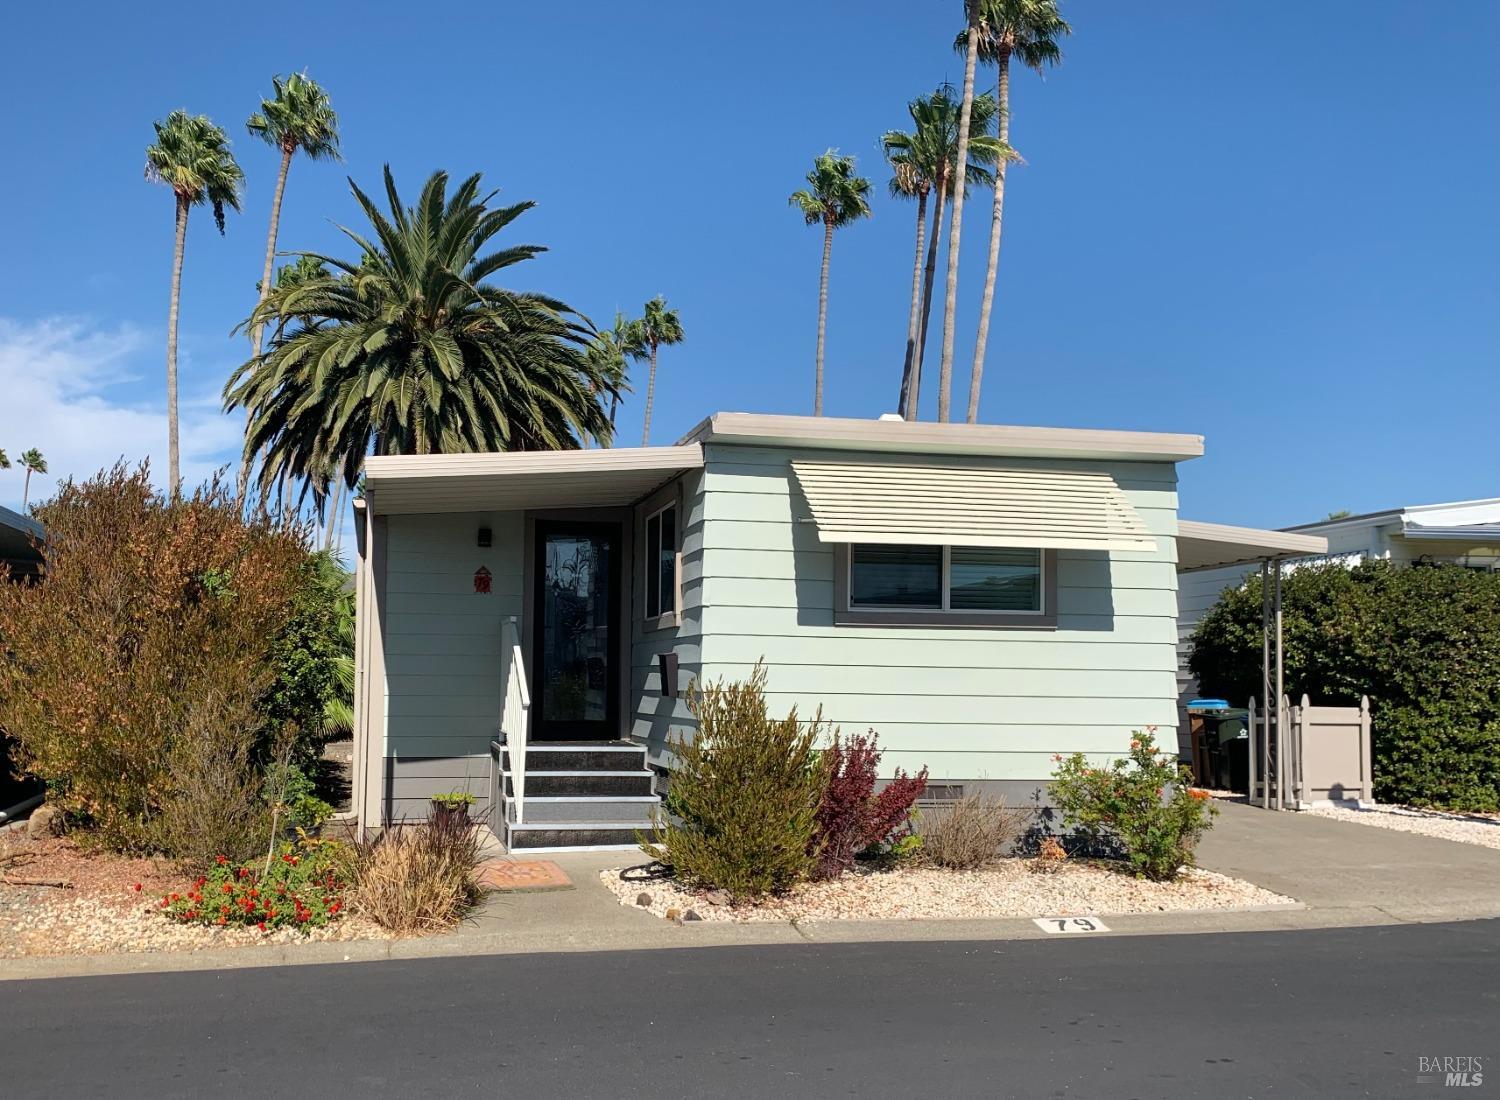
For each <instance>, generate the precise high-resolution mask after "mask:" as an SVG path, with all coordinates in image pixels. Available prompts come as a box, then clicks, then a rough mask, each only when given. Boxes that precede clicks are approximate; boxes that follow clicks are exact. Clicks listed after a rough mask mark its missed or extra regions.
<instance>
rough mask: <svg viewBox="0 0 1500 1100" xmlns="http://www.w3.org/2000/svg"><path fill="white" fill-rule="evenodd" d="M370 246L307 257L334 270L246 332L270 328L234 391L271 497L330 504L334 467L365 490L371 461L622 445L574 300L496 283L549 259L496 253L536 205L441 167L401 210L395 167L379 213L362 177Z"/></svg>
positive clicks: (361, 238)
mask: <svg viewBox="0 0 1500 1100" xmlns="http://www.w3.org/2000/svg"><path fill="white" fill-rule="evenodd" d="M350 189H351V190H352V191H353V193H354V196H355V198H356V200H357V201H358V202H359V205H360V207H361V208H362V210H363V211H364V214H365V216H366V217H367V218H368V219H369V221H370V225H371V229H372V231H371V233H370V235H369V236H368V237H367V236H365V235H362V234H360V233H356V232H354V231H353V230H350V229H345V230H344V233H345V234H346V235H347V236H348V237H349V239H350V240H351V241H353V242H354V244H355V245H356V246H357V247H358V249H359V257H358V258H357V259H354V260H341V259H337V258H335V257H332V256H324V255H318V254H313V253H304V254H303V255H308V256H311V257H312V258H313V259H316V260H319V261H321V262H322V263H324V264H326V265H327V266H328V267H329V268H330V269H331V272H330V273H329V274H326V275H323V276H321V277H312V278H309V279H308V280H307V281H305V282H294V283H293V284H292V285H291V286H289V287H279V286H278V287H277V288H275V289H273V290H272V292H271V293H270V294H269V295H267V297H266V300H265V301H264V302H261V303H260V304H259V305H257V306H256V308H255V311H254V312H253V313H252V314H251V315H250V317H249V318H247V319H246V320H245V321H244V322H243V323H242V324H241V326H240V327H241V328H249V327H251V326H254V325H264V326H266V329H267V333H268V338H269V342H268V345H267V348H266V350H265V352H264V353H263V354H262V355H261V356H259V357H256V358H251V359H250V360H249V361H247V362H246V363H244V364H243V365H242V366H240V367H239V368H238V369H237V370H236V371H235V373H234V375H233V376H232V377H231V378H230V380H229V383H228V385H227V386H226V387H225V395H224V396H225V404H226V408H228V409H234V408H239V407H243V408H245V409H247V410H248V412H249V415H250V426H249V429H248V431H247V434H246V437H245V452H246V454H250V455H253V454H255V453H257V452H258V451H260V450H262V448H264V450H265V461H264V462H263V463H262V465H261V470H260V476H259V484H260V487H261V490H262V492H267V491H268V490H269V489H270V488H271V487H272V486H274V485H276V484H277V483H278V482H280V481H282V480H283V479H285V478H300V479H304V480H305V481H308V482H310V483H311V484H310V485H304V488H303V490H302V491H303V494H305V493H306V492H307V491H308V489H309V488H310V489H311V490H312V492H313V495H314V497H315V498H316V499H317V500H318V501H319V502H321V501H322V500H323V498H324V497H325V496H326V494H327V492H328V481H329V478H330V477H331V476H333V475H331V474H330V472H329V471H330V470H331V469H333V468H334V466H335V464H337V476H339V477H341V478H342V479H343V482H344V484H345V485H346V486H351V487H352V486H353V485H354V483H355V480H356V478H357V477H358V476H359V468H360V464H361V463H362V461H363V459H364V456H365V454H366V453H368V452H370V451H371V450H372V449H373V451H374V453H376V454H432V453H449V454H451V453H457V452H468V451H505V450H513V451H514V450H547V449H556V450H566V449H573V448H577V447H578V446H579V445H580V444H579V438H580V436H584V435H591V436H593V437H594V438H596V439H600V440H607V439H609V435H610V431H609V420H608V418H607V417H606V416H605V415H604V412H603V409H602V407H601V405H600V400H601V398H602V396H603V395H606V394H608V393H610V392H612V388H611V386H610V384H609V383H607V382H605V381H604V380H602V379H601V378H600V377H599V376H598V374H597V373H596V372H595V370H594V369H593V367H592V366H591V365H590V363H589V362H588V359H587V357H586V356H585V354H584V350H583V349H584V345H585V343H586V341H587V337H588V331H589V330H588V328H587V327H586V325H585V323H584V322H583V321H582V319H581V318H579V317H578V315H577V314H576V313H575V312H574V311H573V310H571V309H569V308H568V306H566V305H565V304H563V303H562V302H560V301H558V300H556V299H554V298H549V297H546V296H544V295H540V294H535V293H530V292H524V291H515V290H509V289H504V288H501V287H498V286H495V285H493V284H491V283H489V282H487V281H486V280H488V279H489V277H490V276H492V275H494V274H496V273H498V272H500V271H503V270H505V269H507V268H509V267H511V266H513V265H515V264H518V263H521V262H522V261H525V260H529V259H532V258H533V257H535V256H536V255H537V254H538V253H540V252H543V251H545V249H544V248H542V247H541V246H540V245H532V244H521V245H511V246H509V247H506V248H500V249H497V250H495V251H489V252H486V251H485V249H486V248H487V247H489V246H490V242H491V241H492V240H493V238H494V237H495V236H496V234H498V233H499V232H500V231H501V230H503V229H504V228H506V226H508V225H510V223H511V222H513V221H514V220H515V219H516V218H518V217H519V216H520V215H521V214H523V213H525V212H526V211H527V210H530V209H531V208H532V206H534V205H535V204H534V203H530V202H520V203H515V204H513V205H510V206H502V207H491V205H490V203H491V200H493V198H494V196H495V192H489V193H488V194H483V195H482V194H481V193H480V177H479V175H478V174H477V173H476V174H475V175H473V176H470V177H469V178H468V179H466V180H464V181H463V182H462V183H461V184H459V185H458V187H457V188H456V189H455V190H454V191H453V194H452V195H451V196H450V195H449V194H448V175H447V173H446V172H434V173H433V175H432V176H431V178H429V179H428V181H427V183H426V185H425V186H424V187H423V188H422V194H421V197H420V198H419V199H418V200H417V202H416V204H415V205H414V206H411V207H407V206H405V205H403V204H402V202H401V197H400V195H399V194H398V192H397V190H396V181H395V179H394V178H393V177H392V175H391V171H390V168H389V167H387V168H386V170H385V190H386V198H387V200H388V203H389V206H390V209H389V211H388V212H382V211H381V210H380V209H378V208H377V207H376V205H375V203H374V202H373V201H371V199H370V198H369V196H367V195H366V194H365V193H364V192H363V191H361V190H360V189H359V187H358V186H357V185H355V184H354V182H353V181H352V180H351V181H350Z"/></svg>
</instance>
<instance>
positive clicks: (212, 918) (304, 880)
mask: <svg viewBox="0 0 1500 1100" xmlns="http://www.w3.org/2000/svg"><path fill="white" fill-rule="evenodd" d="M346 860H347V856H346V854H345V850H344V847H343V846H342V845H340V844H338V843H336V842H333V841H319V840H306V839H304V840H302V841H299V842H298V843H297V844H286V845H283V846H282V848H281V851H280V852H278V853H277V854H276V855H274V856H273V857H272V858H271V860H270V864H269V867H268V866H267V864H266V861H265V860H256V861H253V862H249V863H236V862H235V861H233V860H231V859H230V858H229V857H228V856H222V855H221V856H219V857H218V858H217V859H216V860H215V861H214V863H213V865H212V866H211V867H210V868H209V870H208V871H207V872H205V873H203V874H200V875H198V876H197V877H196V878H194V879H193V881H192V882H191V883H190V884H189V885H188V886H187V887H186V889H184V890H183V891H181V892H173V893H169V894H164V895H163V896H162V899H161V902H160V903H159V904H158V906H157V908H159V909H162V910H165V912H166V915H167V916H168V917H169V918H170V919H172V920H176V921H180V922H182V923H183V924H207V925H218V926H220V927H223V926H227V925H240V926H242V927H244V926H249V927H253V928H258V929H260V931H262V932H269V931H270V930H271V929H273V928H300V929H302V930H304V931H306V930H307V929H310V928H318V927H320V926H322V925H325V924H327V923H328V922H329V921H332V920H336V919H338V917H339V915H340V914H341V913H343V911H344V907H345V902H344V891H345V888H346V883H345V874H344V867H345V865H346Z"/></svg>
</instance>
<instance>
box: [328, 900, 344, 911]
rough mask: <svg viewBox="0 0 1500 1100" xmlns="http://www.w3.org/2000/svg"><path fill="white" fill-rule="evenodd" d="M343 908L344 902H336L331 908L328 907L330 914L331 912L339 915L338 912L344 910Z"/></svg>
mask: <svg viewBox="0 0 1500 1100" xmlns="http://www.w3.org/2000/svg"><path fill="white" fill-rule="evenodd" d="M343 907H344V903H343V902H341V901H336V902H334V903H333V904H332V905H330V906H329V907H328V911H329V912H330V913H337V912H338V911H339V910H340V909H342V908H343Z"/></svg>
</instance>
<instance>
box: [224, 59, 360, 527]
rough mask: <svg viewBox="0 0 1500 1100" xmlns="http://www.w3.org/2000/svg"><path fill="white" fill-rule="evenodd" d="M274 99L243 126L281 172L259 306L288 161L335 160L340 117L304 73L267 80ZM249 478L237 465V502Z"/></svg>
mask: <svg viewBox="0 0 1500 1100" xmlns="http://www.w3.org/2000/svg"><path fill="white" fill-rule="evenodd" d="M271 87H272V88H273V89H274V92H275V94H274V95H273V96H272V98H270V99H262V100H261V101H260V111H259V112H258V113H256V114H253V115H251V116H250V117H249V118H248V119H246V120H245V129H247V130H249V131H250V133H251V134H252V135H253V136H255V137H258V138H260V139H261V140H262V141H264V142H265V143H266V144H267V145H271V146H274V147H275V148H277V149H280V150H281V170H280V171H279V172H278V173H277V175H276V191H275V193H274V194H273V195H272V197H271V228H270V230H269V231H268V232H267V233H266V263H265V268H264V270H263V271H262V273H261V277H260V301H262V302H264V301H265V300H266V295H267V294H269V293H270V292H271V267H272V264H273V263H274V262H275V259H276V236H277V234H278V233H279V232H280V228H281V198H282V195H284V194H285V193H286V177H287V173H288V172H289V171H291V167H292V157H293V156H295V155H296V153H297V150H299V149H300V150H302V152H303V153H305V154H306V155H307V158H308V160H324V159H333V160H338V159H340V158H339V117H338V115H336V114H335V113H334V111H333V107H332V106H331V105H330V104H329V102H328V94H327V93H326V92H324V91H323V89H322V88H320V87H319V86H318V84H317V82H316V81H314V80H310V79H308V76H307V74H306V73H293V74H292V75H291V76H289V77H287V78H286V79H285V80H283V79H282V78H281V77H279V76H273V77H272V78H271ZM262 328H263V326H260V325H257V326H256V327H255V328H254V329H253V330H252V332H251V336H250V341H251V347H252V348H253V354H255V355H259V354H260V345H261V335H262ZM249 476H250V460H249V459H248V458H242V459H241V460H240V471H239V478H238V481H237V499H238V500H240V501H241V502H243V501H244V499H245V484H246V481H247V480H248V478H249Z"/></svg>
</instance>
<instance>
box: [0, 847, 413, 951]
mask: <svg viewBox="0 0 1500 1100" xmlns="http://www.w3.org/2000/svg"><path fill="white" fill-rule="evenodd" d="M7 853H19V854H22V855H23V856H25V857H28V858H27V860H26V862H24V863H20V864H12V865H11V866H9V867H7V868H6V869H5V870H4V871H3V872H0V873H3V874H5V875H9V876H10V877H12V878H27V879H53V880H61V881H65V882H70V883H72V884H73V885H72V887H71V888H67V889H58V888H56V887H46V886H13V885H6V884H3V883H0V958H20V957H22V956H33V955H99V954H114V953H116V952H125V951H130V952H135V951H207V950H213V949H215V948H221V947H249V946H255V945H259V944H268V943H271V944H274V943H301V942H304V941H305V940H308V939H313V940H350V939H375V938H381V937H383V936H385V935H386V933H385V932H383V931H382V930H381V929H380V928H379V927H377V926H376V925H375V924H373V923H372V922H370V921H367V920H364V919H362V918H360V917H356V916H351V917H347V918H345V919H343V920H339V921H335V922H333V923H331V924H328V925H325V926H324V927H322V928H316V929H313V930H312V931H310V932H307V933H303V932H299V931H297V930H295V929H291V928H285V929H280V930H277V931H272V932H258V931H256V930H254V929H248V928H206V927H202V926H199V925H187V924H177V923H174V922H172V921H169V920H167V919H166V918H165V917H163V916H162V915H161V913H159V912H156V911H153V909H152V906H153V905H154V903H155V902H156V901H157V900H158V899H159V898H160V897H161V895H162V894H163V893H164V892H166V891H169V890H172V889H181V888H182V884H183V882H184V881H185V876H184V875H183V874H182V873H181V872H179V871H177V870H176V869H175V868H174V867H172V865H171V864H170V863H167V862H165V861H159V860H149V859H126V858H123V857H120V856H112V855H95V854H91V853H88V852H85V851H83V850H82V849H80V848H79V847H78V846H77V845H76V844H74V843H73V842H72V841H70V840H67V839H66V838H55V839H48V840H26V839H25V838H17V837H11V836H9V835H7V836H5V837H3V838H0V855H5V854H7ZM137 883H139V884H140V887H141V888H140V889H139V890H137V889H136V888H135V887H136V884H137Z"/></svg>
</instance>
